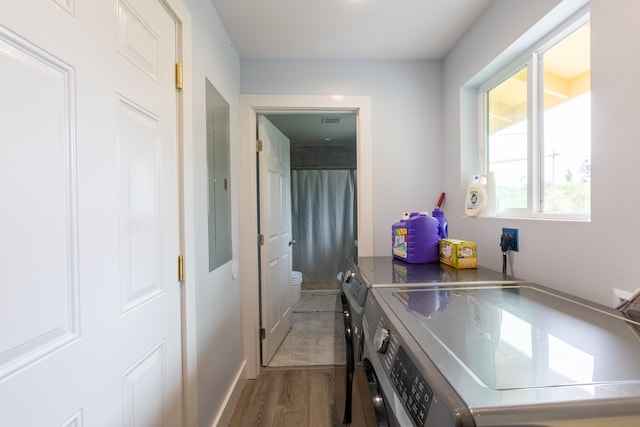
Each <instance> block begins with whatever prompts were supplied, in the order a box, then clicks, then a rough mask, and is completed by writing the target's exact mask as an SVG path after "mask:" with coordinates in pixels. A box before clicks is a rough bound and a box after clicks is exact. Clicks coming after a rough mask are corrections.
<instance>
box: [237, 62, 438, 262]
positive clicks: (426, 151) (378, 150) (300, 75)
mask: <svg viewBox="0 0 640 427" xmlns="http://www.w3.org/2000/svg"><path fill="white" fill-rule="evenodd" d="M441 80H442V73H441V63H440V61H408V62H400V61H293V60H261V59H242V60H241V83H240V84H241V87H240V90H241V93H243V94H283V95H345V96H346V95H351V96H370V97H371V109H372V123H373V126H372V134H373V141H372V148H373V182H372V183H360V184H361V185H373V189H374V193H373V228H374V230H375V233H374V234H375V235H374V254H375V255H389V254H390V252H391V243H390V239H391V225H392V224H393V223H394V222H396V221H398V219H399V218H400V216H401V214H402V212H403V211H425V210H429V211H430V210H431V209H433V207H434V206H435V204H436V202H437V199H438V196H439V195H440V192H441V191H442V186H441V176H442V168H441V158H442V157H441V147H442V132H441V120H442V107H441V106H442V90H441Z"/></svg>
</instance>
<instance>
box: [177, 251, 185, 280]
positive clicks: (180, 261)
mask: <svg viewBox="0 0 640 427" xmlns="http://www.w3.org/2000/svg"><path fill="white" fill-rule="evenodd" d="M184 280H185V276H184V255H182V254H180V255H178V281H179V282H184Z"/></svg>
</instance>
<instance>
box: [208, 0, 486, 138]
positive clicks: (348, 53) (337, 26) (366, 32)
mask: <svg viewBox="0 0 640 427" xmlns="http://www.w3.org/2000/svg"><path fill="white" fill-rule="evenodd" d="M211 2H212V3H213V5H214V7H215V8H216V10H217V12H218V15H219V16H220V19H221V21H222V24H223V25H224V27H225V29H226V30H227V33H228V34H229V37H230V38H231V42H232V43H233V45H234V47H235V49H236V50H237V52H238V54H239V56H240V57H241V58H261V59H302V60H304V59H316V60H322V59H326V60H331V59H333V60H339V59H362V60H367V59H368V60H426V59H441V58H443V57H444V56H445V55H446V53H447V52H448V51H449V50H450V49H451V48H452V47H453V46H454V45H455V43H456V42H457V41H458V40H459V39H460V38H461V37H462V35H463V34H464V33H465V31H466V30H467V28H469V27H470V26H471V24H472V23H473V22H474V21H475V20H476V19H477V18H478V16H480V15H481V14H482V13H483V12H484V10H485V9H486V8H487V7H488V6H489V5H490V4H491V0H322V1H312V0H259V1H256V0H211ZM326 116H327V115H326V114H318V115H316V114H302V115H291V114H288V115H278V116H277V117H274V116H272V117H270V119H271V121H272V122H273V123H274V124H275V125H276V126H277V127H278V128H279V129H280V130H281V131H282V132H283V133H284V134H285V135H287V136H288V137H289V138H290V140H291V144H292V145H311V146H313V145H319V144H322V143H325V144H341V143H351V144H353V143H355V138H356V127H355V126H356V125H355V116H353V115H352V117H350V118H349V117H348V116H343V117H342V120H341V121H340V122H339V123H331V124H328V123H323V121H322V119H323V117H326ZM332 116H338V115H332ZM340 116H342V115H340Z"/></svg>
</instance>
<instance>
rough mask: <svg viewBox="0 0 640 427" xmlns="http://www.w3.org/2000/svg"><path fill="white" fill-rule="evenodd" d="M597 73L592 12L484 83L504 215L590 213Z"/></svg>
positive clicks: (485, 124)
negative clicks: (594, 76) (593, 64)
mask: <svg viewBox="0 0 640 427" xmlns="http://www.w3.org/2000/svg"><path fill="white" fill-rule="evenodd" d="M590 76H591V61H590V22H589V15H588V13H587V14H586V15H585V14H583V15H582V16H581V17H580V18H578V19H574V20H573V21H572V22H570V23H569V24H565V25H563V26H562V28H559V29H556V31H555V32H554V33H553V34H552V35H550V36H549V37H548V38H547V39H545V40H543V41H541V42H540V43H539V44H538V45H536V46H534V47H533V48H532V49H531V50H530V51H529V52H528V54H527V55H526V57H521V59H520V60H519V61H516V62H515V63H512V64H511V66H509V67H507V68H504V69H502V70H501V71H500V72H499V73H497V74H495V75H494V77H493V78H492V79H491V80H489V81H487V82H486V83H485V84H484V85H483V86H481V88H480V100H481V114H480V118H481V126H480V127H481V129H482V130H483V132H482V135H483V138H482V139H483V141H482V144H483V145H484V150H481V152H482V153H483V159H482V162H483V165H484V167H485V170H487V171H489V172H493V175H494V180H495V187H496V194H497V199H498V211H497V212H498V215H499V216H513V217H533V218H535V217H542V218H565V219H589V216H590V211H591V203H590V202H591V96H590V95H591V85H590V80H591V79H590Z"/></svg>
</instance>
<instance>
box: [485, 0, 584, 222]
mask: <svg viewBox="0 0 640 427" xmlns="http://www.w3.org/2000/svg"><path fill="white" fill-rule="evenodd" d="M590 19H591V14H590V10H589V6H586V7H584V8H582V9H581V10H580V11H578V12H577V13H575V14H574V15H572V16H571V17H570V18H568V19H567V20H565V21H564V22H563V23H562V24H560V25H559V26H557V27H556V28H555V29H553V30H552V31H551V32H549V33H548V34H546V35H545V36H544V37H542V38H541V39H540V40H539V41H538V42H537V43H535V44H533V45H532V46H531V47H530V48H529V49H527V50H526V52H525V53H524V54H522V55H520V56H518V57H517V58H516V59H515V60H513V61H512V62H510V63H509V64H508V65H506V66H505V67H502V68H501V69H500V70H498V71H497V72H496V73H494V74H493V75H492V76H491V77H490V78H489V79H487V80H485V82H484V83H482V84H481V85H480V86H479V87H478V114H479V115H478V131H479V138H478V141H479V147H478V153H479V157H480V170H481V171H482V173H487V172H488V171H489V148H488V138H487V114H488V111H487V104H488V103H487V94H488V92H489V91H490V90H491V89H493V88H494V87H496V86H497V85H499V84H500V83H501V82H503V81H504V80H506V79H507V78H509V77H510V76H512V75H513V74H514V73H516V72H517V71H519V70H520V69H522V68H525V67H526V68H527V118H528V123H527V127H528V129H527V139H528V141H527V207H526V208H512V209H503V210H500V211H497V213H496V216H497V217H502V218H519V219H527V218H532V219H555V220H575V221H589V220H590V219H591V208H590V209H589V212H587V213H579V214H578V213H556V212H554V213H545V212H542V209H541V207H542V206H541V205H542V198H543V193H544V170H543V167H544V162H543V160H542V156H543V155H544V152H543V151H544V150H543V148H542V140H541V135H544V123H543V121H542V117H543V115H544V111H543V108H544V105H543V104H542V103H541V102H540V99H542V98H541V96H542V92H543V91H544V81H543V77H544V76H543V75H542V73H540V72H539V71H540V70H541V67H542V59H541V58H542V55H543V54H544V53H545V52H546V51H548V50H549V49H551V48H552V47H554V46H555V45H556V44H558V43H559V42H560V41H562V40H563V39H564V38H566V37H567V36H569V35H570V34H572V33H573V32H574V31H576V30H577V29H578V28H580V27H582V26H583V25H584V24H586V23H587V22H589V21H590Z"/></svg>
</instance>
